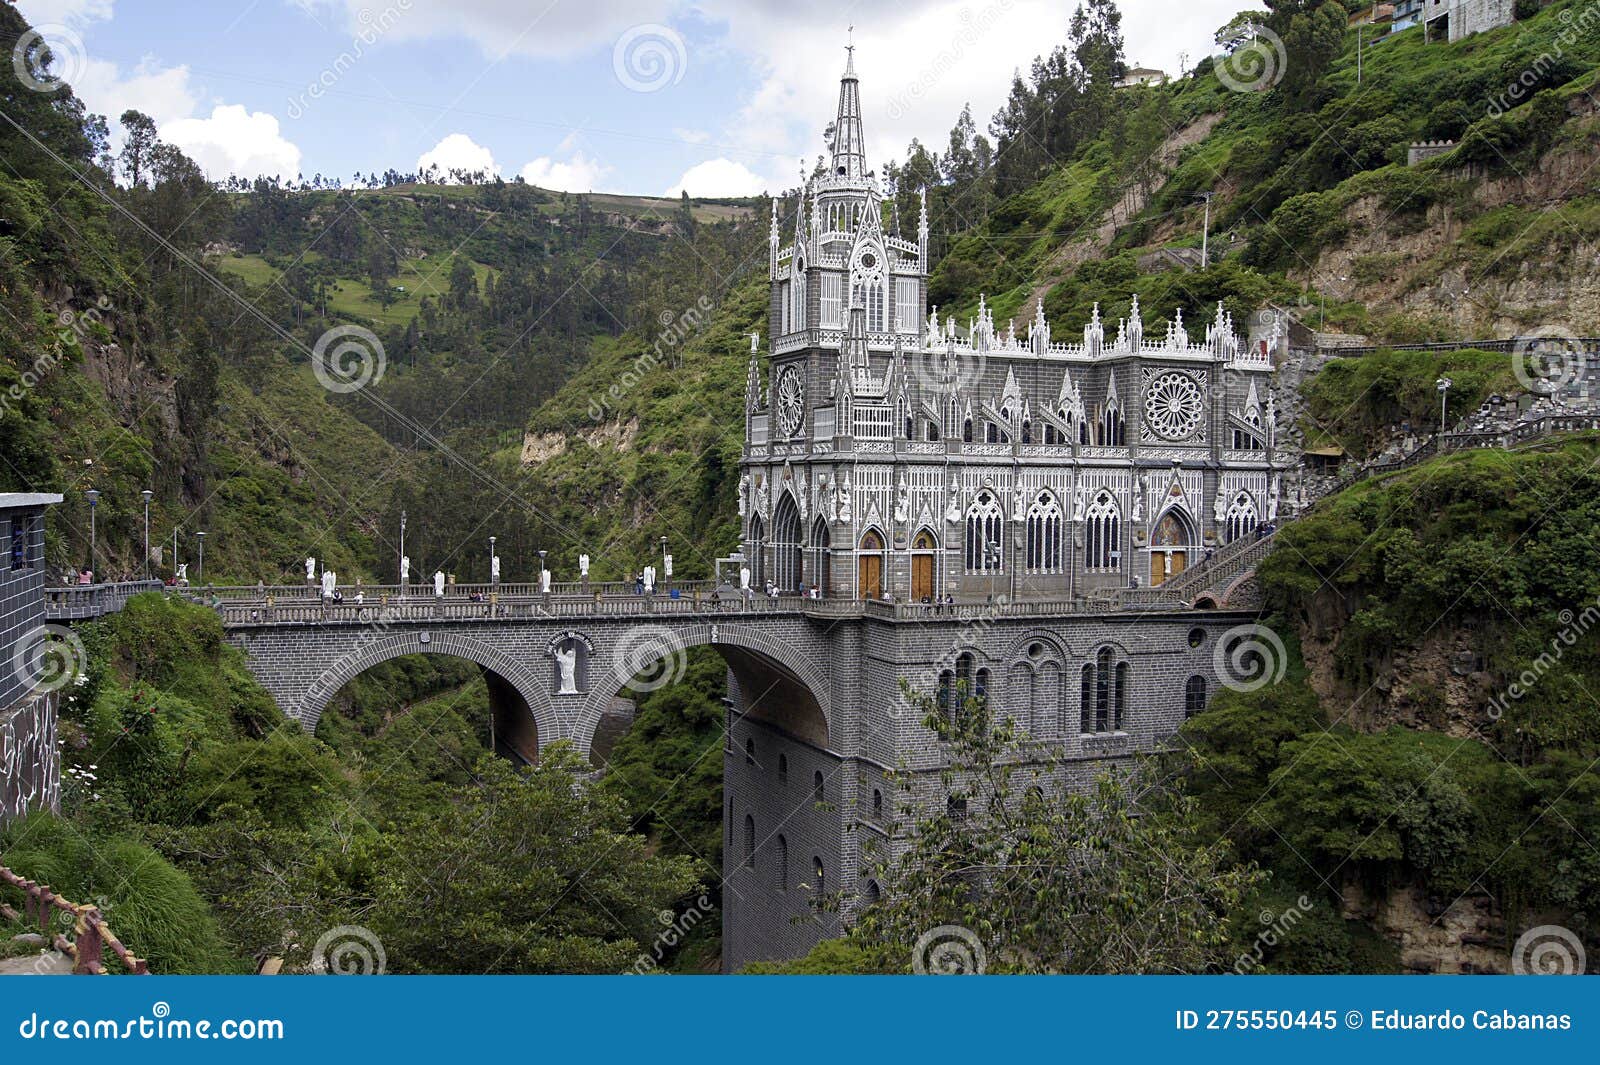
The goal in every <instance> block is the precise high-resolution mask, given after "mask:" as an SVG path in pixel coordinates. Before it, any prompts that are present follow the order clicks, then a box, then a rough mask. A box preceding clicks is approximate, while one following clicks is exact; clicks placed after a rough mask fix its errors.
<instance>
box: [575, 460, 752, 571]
mask: <svg viewBox="0 0 1600 1065" xmlns="http://www.w3.org/2000/svg"><path fill="white" fill-rule="evenodd" d="M749 497H750V475H749V474H748V473H744V474H740V475H739V517H741V518H742V517H744V512H745V510H746V509H747V508H746V504H745V500H747V499H748V498H749ZM585 557H587V556H585Z"/></svg>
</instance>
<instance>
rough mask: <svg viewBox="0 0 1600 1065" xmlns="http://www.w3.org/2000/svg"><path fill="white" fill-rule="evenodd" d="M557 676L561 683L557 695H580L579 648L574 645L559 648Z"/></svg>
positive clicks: (556, 656) (557, 688)
mask: <svg viewBox="0 0 1600 1065" xmlns="http://www.w3.org/2000/svg"><path fill="white" fill-rule="evenodd" d="M555 660H556V675H557V677H559V678H560V683H559V684H558V686H557V687H556V694H557V695H577V694H578V648H577V647H576V646H574V645H573V644H572V643H570V642H569V643H567V644H566V645H564V646H562V647H560V648H558V649H557V650H556V651H555Z"/></svg>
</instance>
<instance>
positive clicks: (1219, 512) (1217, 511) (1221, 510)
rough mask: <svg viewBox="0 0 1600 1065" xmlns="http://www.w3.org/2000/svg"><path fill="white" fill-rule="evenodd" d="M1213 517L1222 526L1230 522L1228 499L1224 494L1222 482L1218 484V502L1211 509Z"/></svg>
mask: <svg viewBox="0 0 1600 1065" xmlns="http://www.w3.org/2000/svg"><path fill="white" fill-rule="evenodd" d="M1211 517H1212V518H1213V519H1214V520H1215V521H1216V523H1217V525H1218V526H1221V525H1222V524H1223V523H1225V522H1226V521H1227V520H1228V497H1227V496H1225V495H1224V494H1223V492H1222V482H1221V481H1218V482H1217V501H1216V505H1215V506H1213V507H1212V508H1211Z"/></svg>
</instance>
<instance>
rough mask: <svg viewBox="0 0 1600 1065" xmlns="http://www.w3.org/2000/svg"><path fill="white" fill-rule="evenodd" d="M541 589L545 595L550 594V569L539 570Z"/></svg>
mask: <svg viewBox="0 0 1600 1065" xmlns="http://www.w3.org/2000/svg"><path fill="white" fill-rule="evenodd" d="M539 591H540V592H541V593H542V594H544V595H549V594H550V571H549V570H547V569H541V570H540V571H539Z"/></svg>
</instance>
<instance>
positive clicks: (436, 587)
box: [433, 569, 444, 599]
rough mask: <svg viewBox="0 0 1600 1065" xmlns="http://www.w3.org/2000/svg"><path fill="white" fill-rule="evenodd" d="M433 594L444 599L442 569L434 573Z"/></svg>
mask: <svg viewBox="0 0 1600 1065" xmlns="http://www.w3.org/2000/svg"><path fill="white" fill-rule="evenodd" d="M433 594H434V595H436V596H438V597H439V598H441V599H443V598H444V570H442V569H436V570H434V571H433Z"/></svg>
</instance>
